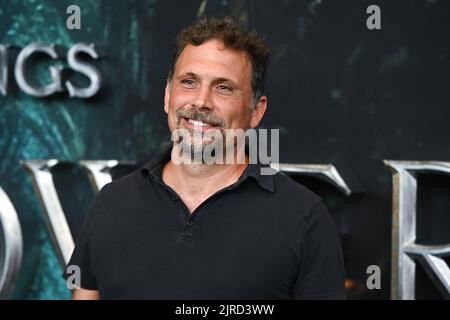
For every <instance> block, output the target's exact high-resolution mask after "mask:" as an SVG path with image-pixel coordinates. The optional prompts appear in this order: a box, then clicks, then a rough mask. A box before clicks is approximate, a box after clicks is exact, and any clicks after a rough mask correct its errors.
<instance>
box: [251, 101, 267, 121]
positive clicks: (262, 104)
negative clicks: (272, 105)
mask: <svg viewBox="0 0 450 320" xmlns="http://www.w3.org/2000/svg"><path fill="white" fill-rule="evenodd" d="M266 108H267V97H266V96H261V98H259V101H258V103H257V104H256V105H255V106H254V107H253V110H252V118H251V119H250V127H251V128H256V127H257V126H258V125H259V123H260V122H261V119H262V117H263V116H264V113H265V112H266Z"/></svg>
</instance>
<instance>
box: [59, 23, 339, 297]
mask: <svg viewBox="0 0 450 320" xmlns="http://www.w3.org/2000/svg"><path fill="white" fill-rule="evenodd" d="M268 62H269V48H268V47H267V45H266V43H265V42H264V41H263V40H262V39H261V38H260V37H259V36H258V35H257V34H256V33H250V32H248V31H246V30H244V29H242V28H241V27H239V26H238V25H237V24H236V23H235V22H233V20H232V19H230V18H220V19H202V20H200V21H197V22H196V23H194V24H193V25H191V26H189V27H187V28H186V29H184V30H182V32H181V33H180V34H179V36H178V38H177V41H176V52H175V55H174V60H173V64H172V68H171V71H170V74H169V78H168V81H167V85H166V89H165V99H164V110H165V112H166V113H167V115H168V125H169V128H170V130H171V132H172V134H173V133H174V132H177V131H179V130H184V131H185V132H187V133H188V135H184V136H183V138H182V139H174V141H173V145H172V146H171V147H170V148H168V149H167V150H164V152H162V153H161V154H160V155H159V156H158V157H156V158H155V159H154V160H153V161H151V162H149V163H148V164H146V165H145V166H143V167H142V168H141V169H140V170H137V171H135V172H133V173H132V174H130V175H127V176H125V177H123V178H120V179H117V180H115V181H113V182H112V183H110V184H108V185H106V186H105V187H104V188H102V190H101V191H100V192H99V193H98V195H97V196H96V199H95V201H94V203H93V205H92V206H91V208H90V210H89V213H88V215H87V217H86V219H85V222H84V224H83V227H82V230H81V232H80V234H79V236H78V238H77V241H76V247H75V250H74V252H73V255H72V258H71V260H70V262H69V264H68V267H69V266H71V265H76V266H78V267H79V269H80V270H81V278H80V280H81V282H80V288H78V289H75V290H74V292H73V298H74V299H98V298H102V299H120V298H125V299H127V298H137V299H342V298H344V268H343V261H342V254H341V249H340V244H339V238H338V235H337V232H336V230H335V228H334V226H333V223H332V220H331V218H330V217H329V214H328V212H327V209H326V207H325V206H324V204H323V202H322V200H321V199H320V198H319V197H318V196H317V195H316V194H314V193H313V192H311V191H309V190H308V189H306V188H305V187H303V186H302V185H300V184H298V183H296V182H294V181H293V180H291V179H290V178H289V177H287V176H285V175H283V174H281V173H276V174H274V175H263V174H261V168H262V167H264V165H262V164H261V163H256V164H254V163H251V162H250V161H249V156H248V150H246V149H240V148H237V145H236V144H235V143H234V140H233V143H232V144H231V146H230V145H226V146H224V148H223V150H221V149H220V148H218V149H217V150H218V151H217V152H216V156H217V155H219V154H221V151H224V154H226V153H228V152H229V151H230V149H236V150H235V151H236V153H235V157H234V158H233V159H234V160H236V159H238V158H239V157H240V156H242V159H244V161H231V162H228V161H227V162H226V163H206V162H204V161H201V162H200V163H198V162H197V163H190V162H188V161H186V162H183V161H181V162H178V161H177V162H176V161H174V154H176V153H177V152H174V150H178V151H179V149H177V147H179V146H184V147H186V148H185V149H187V150H190V152H188V154H187V155H184V157H188V158H190V157H191V156H192V155H194V154H195V153H196V152H202V151H204V150H205V149H206V148H208V147H209V146H211V145H212V144H216V143H217V141H216V139H212V138H211V137H210V138H206V139H202V140H200V141H197V140H196V139H195V136H196V135H200V136H201V135H203V133H205V132H207V131H210V130H215V131H216V132H219V133H220V134H221V135H223V136H226V135H227V134H228V132H230V131H231V132H232V131H233V130H244V131H245V130H251V129H253V128H256V127H257V126H258V125H259V123H260V121H261V119H262V117H263V115H264V113H265V111H266V108H267V98H266V96H264V79H265V73H266V69H267V66H268ZM70 270H71V269H70ZM70 275H71V272H69V269H66V271H65V273H64V277H65V278H66V279H67V278H68V277H69V276H70Z"/></svg>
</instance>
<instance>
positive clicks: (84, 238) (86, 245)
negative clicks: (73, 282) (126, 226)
mask: <svg viewBox="0 0 450 320" xmlns="http://www.w3.org/2000/svg"><path fill="white" fill-rule="evenodd" d="M101 192H102V191H100V192H98V193H97V195H96V197H95V199H94V201H93V203H92V204H91V206H90V208H89V210H88V212H87V214H86V216H85V218H84V221H83V225H82V227H81V230H80V233H79V234H78V236H77V239H76V241H75V249H74V251H73V253H72V256H71V258H70V260H69V262H68V263H67V265H66V268H65V270H64V272H63V278H64V279H66V280H67V278H68V277H69V276H71V275H72V272H71V270H70V269H69V267H70V266H77V267H78V268H79V269H80V271H81V272H80V287H81V288H82V289H89V290H98V288H97V281H96V278H95V274H94V271H93V269H92V264H91V255H90V238H91V234H92V229H93V226H94V222H95V220H96V219H97V217H98V215H99V213H100V211H101Z"/></svg>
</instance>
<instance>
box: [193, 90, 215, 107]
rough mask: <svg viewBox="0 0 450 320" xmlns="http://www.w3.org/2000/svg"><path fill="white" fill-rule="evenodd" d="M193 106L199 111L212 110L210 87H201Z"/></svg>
mask: <svg viewBox="0 0 450 320" xmlns="http://www.w3.org/2000/svg"><path fill="white" fill-rule="evenodd" d="M193 105H194V106H195V107H197V108H198V109H212V103H211V92H210V90H209V88H208V86H201V87H200V89H199V90H198V91H197V95H196V96H195V98H194V103H193Z"/></svg>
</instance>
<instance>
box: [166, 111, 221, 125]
mask: <svg viewBox="0 0 450 320" xmlns="http://www.w3.org/2000/svg"><path fill="white" fill-rule="evenodd" d="M175 116H176V119H177V124H179V123H180V121H181V119H182V118H186V119H191V120H195V121H202V122H205V123H208V124H211V125H213V126H217V127H220V128H225V127H226V121H225V119H223V118H222V117H220V116H217V115H215V114H212V113H207V112H203V111H200V110H198V109H196V108H195V107H194V108H189V109H186V108H182V109H179V110H177V112H176V113H175Z"/></svg>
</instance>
